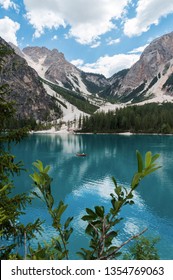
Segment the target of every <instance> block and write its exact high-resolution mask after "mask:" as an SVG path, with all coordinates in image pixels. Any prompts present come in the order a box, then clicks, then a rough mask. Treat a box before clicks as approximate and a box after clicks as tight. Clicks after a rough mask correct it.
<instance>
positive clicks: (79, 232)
mask: <svg viewBox="0 0 173 280" xmlns="http://www.w3.org/2000/svg"><path fill="white" fill-rule="evenodd" d="M136 150H139V151H140V152H141V154H142V155H143V156H144V155H145V153H146V152H147V151H151V152H152V153H153V154H155V153H159V154H160V157H159V160H158V163H159V165H161V166H162V167H161V168H160V169H159V170H157V171H156V172H154V173H153V174H151V175H149V176H148V177H147V178H145V179H144V180H143V181H142V182H141V184H140V185H139V187H138V188H137V190H136V191H135V197H134V201H135V204H134V205H132V206H125V207H124V208H123V209H122V211H121V213H120V216H121V217H123V220H122V221H121V223H120V224H119V226H118V227H119V228H120V233H119V235H118V238H117V240H116V244H121V243H122V242H123V241H125V240H126V239H128V238H130V236H132V235H134V234H138V233H139V232H141V231H142V230H143V229H144V228H148V230H147V232H146V233H145V236H148V237H159V238H160V241H159V242H158V245H157V248H158V253H159V256H160V259H164V260H165V259H167V260H169V259H171V260H173V172H172V171H173V136H166V135H165V136H161V135H106V134H105V135H90V134H88V135H75V134H74V135H70V134H67V135H66V134H62V135H60V134H34V135H30V136H29V137H28V138H26V139H24V140H23V141H22V142H21V143H20V144H18V145H16V146H13V147H12V152H13V153H14V154H15V155H16V157H17V160H22V161H23V162H24V165H25V167H26V169H27V170H28V171H27V172H22V174H21V176H20V178H15V180H14V181H15V185H16V186H17V187H16V189H15V192H16V193H17V192H28V193H29V192H30V191H32V190H33V186H32V181H31V178H30V177H29V174H31V173H33V167H32V163H33V162H34V161H36V160H38V159H39V160H41V161H42V162H43V164H44V165H50V166H51V169H50V173H49V175H50V176H51V177H52V178H53V182H52V193H53V196H54V199H55V205H57V204H58V203H59V201H60V200H63V201H64V203H65V204H68V208H67V210H66V212H65V217H69V216H73V217H74V219H73V222H72V226H73V228H74V232H73V234H72V236H71V237H70V245H69V249H70V252H71V253H70V259H78V256H77V254H76V252H78V251H80V248H81V247H84V248H86V247H87V246H88V238H87V236H86V235H85V226H86V224H85V222H84V221H82V220H81V217H82V216H83V215H84V214H85V208H86V207H87V208H94V206H96V205H100V206H101V205H103V206H104V207H105V209H109V207H110V206H111V202H110V200H111V197H110V194H111V193H112V192H113V189H114V185H113V182H112V179H111V178H112V176H114V177H115V179H116V180H117V183H118V184H121V185H122V186H125V187H127V188H129V186H130V183H131V179H132V177H133V174H134V173H135V172H136V171H137V160H136ZM77 153H85V154H86V155H87V156H85V157H80V156H76V154H77ZM37 218H40V219H41V220H44V221H45V222H44V224H43V228H44V233H43V236H42V237H41V236H38V240H37V241H36V243H37V242H43V241H49V240H50V239H51V237H53V236H56V232H55V230H54V229H53V228H52V226H51V219H50V217H49V215H48V213H47V210H46V207H45V205H44V204H43V203H42V202H41V201H39V200H38V199H34V200H33V203H32V205H31V206H29V207H27V209H26V215H24V216H22V218H21V219H22V221H23V222H24V223H28V222H34V220H36V219H37ZM31 245H33V246H34V243H33V244H32V242H31ZM123 250H124V251H126V250H128V246H126V247H124V248H123Z"/></svg>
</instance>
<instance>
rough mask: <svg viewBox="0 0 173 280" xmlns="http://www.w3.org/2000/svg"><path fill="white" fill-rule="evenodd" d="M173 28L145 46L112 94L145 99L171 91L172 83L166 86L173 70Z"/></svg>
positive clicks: (132, 98)
mask: <svg viewBox="0 0 173 280" xmlns="http://www.w3.org/2000/svg"><path fill="white" fill-rule="evenodd" d="M172 60H173V32H171V33H169V34H166V35H163V36H161V37H159V38H157V39H155V40H154V41H152V42H151V43H150V44H149V46H147V47H146V48H145V50H144V51H143V53H142V54H141V56H140V59H139V60H138V61H137V62H136V63H135V64H134V65H133V66H132V67H131V68H130V69H129V71H128V73H127V74H126V75H125V77H124V78H123V79H122V81H121V85H120V86H119V87H117V85H116V84H114V85H113V88H112V90H111V92H110V94H111V95H112V96H114V97H116V98H118V99H119V100H121V101H122V102H127V101H132V102H133V101H138V102H139V101H142V100H145V99H147V98H154V97H157V96H159V97H160V98H161V97H162V98H164V96H165V95H170V96H171V95H172V94H173V92H172V91H171V90H170V87H169V89H168V87H166V86H164V85H165V83H166V82H167V80H168V79H169V77H170V75H171V74H172V73H173V61H172Z"/></svg>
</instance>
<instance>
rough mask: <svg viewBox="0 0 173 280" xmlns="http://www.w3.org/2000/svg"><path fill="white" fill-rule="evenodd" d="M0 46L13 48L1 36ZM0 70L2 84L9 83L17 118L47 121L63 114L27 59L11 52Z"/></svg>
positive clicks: (0, 83) (10, 95)
mask: <svg viewBox="0 0 173 280" xmlns="http://www.w3.org/2000/svg"><path fill="white" fill-rule="evenodd" d="M0 47H1V48H6V49H8V50H11V51H12V48H11V47H10V45H9V44H7V43H6V42H5V41H4V40H3V39H1V38H0ZM3 60H4V61H3V65H2V67H1V70H0V85H2V84H8V85H9V89H10V94H9V97H8V98H9V99H10V100H11V101H14V102H15V107H16V115H17V118H19V119H23V118H27V119H29V118H32V119H35V120H40V121H45V120H53V119H54V118H58V117H60V115H61V110H59V108H58V106H57V105H56V102H55V101H54V100H53V99H52V97H50V96H48V95H47V93H46V91H45V89H44V87H43V85H42V83H41V82H40V79H39V76H38V74H37V72H36V71H35V70H34V69H32V68H31V67H29V66H28V64H27V62H26V60H25V59H23V58H22V57H21V56H19V55H17V54H16V53H15V52H11V53H10V54H8V55H5V56H4V57H3Z"/></svg>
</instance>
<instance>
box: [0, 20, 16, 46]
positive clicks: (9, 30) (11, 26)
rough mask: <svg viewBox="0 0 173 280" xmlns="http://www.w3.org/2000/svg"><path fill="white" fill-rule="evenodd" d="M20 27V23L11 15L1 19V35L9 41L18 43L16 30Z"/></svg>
mask: <svg viewBox="0 0 173 280" xmlns="http://www.w3.org/2000/svg"><path fill="white" fill-rule="evenodd" d="M19 29H20V24H19V23H18V22H15V21H13V20H11V19H10V18H9V17H4V18H2V19H0V36H1V37H2V38H3V39H4V40H5V41H7V42H11V43H13V44H14V45H16V46H17V45H18V43H17V36H16V32H17V31H18V30H19Z"/></svg>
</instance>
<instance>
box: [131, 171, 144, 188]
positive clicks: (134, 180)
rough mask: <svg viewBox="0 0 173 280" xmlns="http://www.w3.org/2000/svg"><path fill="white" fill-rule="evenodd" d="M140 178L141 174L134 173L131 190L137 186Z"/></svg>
mask: <svg viewBox="0 0 173 280" xmlns="http://www.w3.org/2000/svg"><path fill="white" fill-rule="evenodd" d="M141 178H142V174H141V173H136V174H135V175H134V177H133V179H132V182H131V188H132V189H134V188H136V187H137V186H138V184H139V182H140V180H141Z"/></svg>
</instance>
